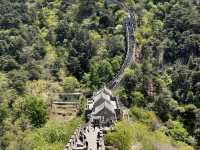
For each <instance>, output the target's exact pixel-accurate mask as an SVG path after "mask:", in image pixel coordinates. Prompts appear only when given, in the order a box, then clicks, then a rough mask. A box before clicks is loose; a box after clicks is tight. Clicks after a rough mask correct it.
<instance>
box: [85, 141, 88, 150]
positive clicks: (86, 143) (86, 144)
mask: <svg viewBox="0 0 200 150" xmlns="http://www.w3.org/2000/svg"><path fill="white" fill-rule="evenodd" d="M85 146H86V150H88V141H85Z"/></svg>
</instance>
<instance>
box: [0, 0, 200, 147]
mask: <svg viewBox="0 0 200 150" xmlns="http://www.w3.org/2000/svg"><path fill="white" fill-rule="evenodd" d="M119 4H123V7H122V6H120V5H119ZM124 6H126V8H125V7H124ZM127 10H129V11H130V12H131V13H133V14H134V15H136V16H137V17H136V20H135V21H136V22H134V23H135V25H137V26H136V28H135V27H132V28H131V29H130V30H134V32H131V34H132V35H130V37H134V41H131V42H135V44H136V49H135V52H134V54H133V55H134V63H133V64H132V65H131V66H130V67H129V68H128V69H125V70H123V72H122V73H123V77H122V76H120V77H121V78H122V79H121V82H120V84H119V85H118V86H116V88H115V89H114V93H115V95H117V96H118V97H119V100H120V101H121V103H122V104H123V105H124V106H125V107H126V108H127V109H129V110H130V111H129V112H130V114H129V115H130V120H131V121H130V122H126V121H121V122H119V123H118V124H117V125H116V126H115V128H116V130H117V132H114V133H112V132H109V133H108V134H107V135H106V143H108V145H112V146H114V147H115V148H117V149H119V150H129V149H130V146H131V145H136V146H137V148H138V149H139V147H141V149H144V150H154V149H155V150H161V149H163V150H165V149H180V150H183V149H184V148H185V150H190V149H195V148H196V147H197V146H198V145H200V2H199V1H198V0H119V1H112V0H1V1H0V149H3V150H4V149H5V150H18V149H19V150H29V149H31V150H38V149H45V150H46V149H47V150H51V149H52V150H60V149H63V147H64V145H65V144H66V143H67V142H68V140H69V138H70V136H71V134H72V133H73V131H74V130H75V129H76V128H77V127H78V126H79V125H80V124H82V123H83V122H84V119H83V112H84V106H85V103H86V97H85V96H88V94H84V93H92V92H94V91H96V90H98V89H100V88H101V87H102V86H104V85H105V84H107V83H108V82H109V81H110V80H112V79H113V77H116V74H118V73H119V72H120V68H121V67H123V63H124V61H125V60H126V59H127V56H126V54H127V36H126V34H127V32H126V30H124V20H126V19H127V18H128V17H130V16H129V15H130V14H129V13H130V12H127ZM129 28H130V27H129ZM128 54H129V53H128ZM74 92H81V93H83V96H81V97H80V107H79V110H77V111H78V114H77V116H73V117H74V118H73V119H72V120H63V119H58V118H56V120H55V117H52V103H53V102H54V101H55V100H57V99H58V95H59V94H60V93H74ZM72 107H73V106H72ZM66 118H67V117H66ZM136 131H137V132H136ZM123 133H125V134H126V135H125V136H121V135H122V134H123ZM130 133H131V134H130ZM151 137H152V138H151ZM127 138H128V139H127ZM129 139H131V140H129ZM124 140H125V141H126V140H127V142H123V141H124ZM119 143H120V144H121V145H120V144H119Z"/></svg>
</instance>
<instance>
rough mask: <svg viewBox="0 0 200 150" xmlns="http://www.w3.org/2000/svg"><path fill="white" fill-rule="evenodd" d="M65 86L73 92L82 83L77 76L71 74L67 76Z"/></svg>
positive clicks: (67, 90) (68, 90)
mask: <svg viewBox="0 0 200 150" xmlns="http://www.w3.org/2000/svg"><path fill="white" fill-rule="evenodd" d="M63 87H64V90H65V91H66V92H72V91H74V90H75V89H76V88H79V87H80V85H79V82H78V80H77V79H76V78H75V77H73V76H69V77H65V79H64V83H63Z"/></svg>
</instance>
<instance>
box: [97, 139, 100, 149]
mask: <svg viewBox="0 0 200 150" xmlns="http://www.w3.org/2000/svg"><path fill="white" fill-rule="evenodd" d="M99 147H100V144H99V141H97V150H98V149H99Z"/></svg>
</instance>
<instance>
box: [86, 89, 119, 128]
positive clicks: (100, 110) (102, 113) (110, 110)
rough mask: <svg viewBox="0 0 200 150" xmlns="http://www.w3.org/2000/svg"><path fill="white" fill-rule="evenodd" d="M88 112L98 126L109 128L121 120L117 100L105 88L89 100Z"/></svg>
mask: <svg viewBox="0 0 200 150" xmlns="http://www.w3.org/2000/svg"><path fill="white" fill-rule="evenodd" d="M86 112H87V115H88V117H89V119H90V120H91V121H92V122H94V123H95V124H96V125H101V126H109V125H111V124H112V123H113V122H115V121H116V120H117V119H118V118H119V106H118V103H117V99H116V97H114V96H113V94H112V92H111V91H110V90H109V89H107V88H106V87H104V88H103V89H101V90H100V91H98V92H96V93H94V94H93V97H92V98H91V99H89V100H88V103H87V111H86Z"/></svg>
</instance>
